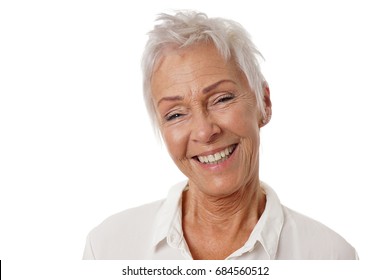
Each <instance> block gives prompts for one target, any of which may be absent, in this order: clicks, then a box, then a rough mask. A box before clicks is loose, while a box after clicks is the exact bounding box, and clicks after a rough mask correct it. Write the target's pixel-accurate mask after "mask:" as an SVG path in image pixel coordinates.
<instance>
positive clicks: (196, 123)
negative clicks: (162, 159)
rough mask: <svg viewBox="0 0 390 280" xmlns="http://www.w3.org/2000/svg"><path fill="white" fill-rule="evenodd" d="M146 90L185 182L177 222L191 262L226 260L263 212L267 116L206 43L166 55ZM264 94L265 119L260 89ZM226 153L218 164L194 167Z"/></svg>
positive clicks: (239, 75) (238, 74)
mask: <svg viewBox="0 0 390 280" xmlns="http://www.w3.org/2000/svg"><path fill="white" fill-rule="evenodd" d="M151 86H152V97H153V100H154V105H155V108H156V114H157V117H158V119H159V123H160V130H161V134H162V136H163V139H164V142H165V144H166V146H167V149H168V151H169V153H170V156H171V157H172V159H173V161H174V162H175V164H176V165H177V166H178V168H179V169H180V170H181V171H182V172H183V173H184V174H185V175H186V176H187V178H188V180H189V181H188V182H189V188H188V191H185V192H184V193H183V200H182V210H183V221H182V223H183V232H184V237H185V240H186V242H187V244H188V247H189V249H190V252H191V255H192V257H193V259H225V258H227V257H228V256H229V255H231V254H232V253H233V252H235V251H236V250H238V249H239V248H241V247H242V246H243V245H244V244H245V242H246V241H247V240H248V238H249V235H250V233H251V232H252V230H253V228H254V226H255V225H256V223H257V222H258V220H259V218H260V216H261V214H262V212H263V210H264V208H265V204H266V197H265V195H264V193H263V191H262V189H261V187H260V181H259V175H258V173H259V144H260V137H259V130H260V128H261V127H262V126H263V125H264V123H263V119H266V117H267V116H262V114H261V113H260V110H259V108H258V106H257V102H256V97H255V95H254V93H253V91H252V90H251V89H250V87H249V85H248V83H247V80H246V78H245V75H244V74H243V73H242V72H241V71H240V70H239V68H238V67H237V66H236V64H235V63H234V61H233V60H232V59H231V60H229V61H225V60H224V59H223V58H222V57H221V56H220V55H219V53H218V51H217V50H216V49H215V47H214V46H213V45H212V44H205V43H203V44H198V45H195V46H191V47H188V48H184V49H178V48H175V47H174V46H173V47H170V48H166V49H165V50H164V52H163V55H162V57H161V59H160V60H159V61H158V63H157V64H156V66H155V68H154V72H153V76H152V80H151ZM264 92H265V96H264V102H265V105H266V113H267V115H268V114H269V115H270V114H271V101H270V96H269V89H268V87H267V86H265V87H264ZM229 148H230V151H231V152H230V153H228V152H226V155H225V156H224V157H222V158H221V160H219V161H215V162H213V161H211V160H209V162H208V163H206V162H203V163H202V162H201V161H202V160H203V159H204V158H208V157H209V156H210V155H216V154H217V153H219V152H221V151H226V149H229ZM219 154H221V153H219ZM223 154H224V152H222V156H223ZM201 159H202V160H201ZM211 159H212V160H217V159H216V158H213V157H212V158H211ZM218 159H219V158H218Z"/></svg>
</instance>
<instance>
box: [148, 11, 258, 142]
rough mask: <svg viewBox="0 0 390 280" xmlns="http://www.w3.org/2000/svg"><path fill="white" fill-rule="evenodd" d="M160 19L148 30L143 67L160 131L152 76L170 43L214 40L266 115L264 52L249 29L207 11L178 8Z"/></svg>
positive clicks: (151, 112) (154, 120)
mask: <svg viewBox="0 0 390 280" xmlns="http://www.w3.org/2000/svg"><path fill="white" fill-rule="evenodd" d="M156 21H161V22H160V23H159V24H157V25H155V26H154V29H153V30H152V31H150V32H149V33H148V35H149V40H148V42H147V43H146V46H145V50H144V54H143V58H142V71H143V91H144V99H145V103H146V108H147V110H148V113H149V116H150V118H151V121H152V125H153V128H154V130H155V132H156V134H157V135H159V133H160V130H159V125H158V120H157V114H156V109H155V107H154V103H153V99H152V93H151V79H152V75H153V69H154V66H155V63H156V62H157V60H158V59H159V58H160V57H161V56H163V50H164V48H165V47H167V46H169V45H176V46H178V47H179V48H185V47H189V46H191V45H194V44H197V43H200V42H212V43H213V44H214V45H215V47H216V48H217V50H218V51H219V53H220V54H221V56H222V57H223V58H224V59H225V60H226V61H227V60H229V59H230V58H233V59H234V60H235V62H236V63H237V65H238V66H239V68H240V69H241V71H242V72H243V73H244V74H245V76H246V78H247V80H248V83H249V86H250V88H251V89H252V90H253V92H254V93H255V95H256V99H257V104H258V106H259V108H260V112H261V114H262V116H264V115H265V105H264V100H263V99H264V93H263V85H264V83H265V82H266V81H265V79H264V76H263V74H262V73H261V70H260V65H259V60H258V59H259V58H261V59H262V58H263V56H262V55H261V53H260V52H259V51H258V50H257V48H256V46H255V45H254V44H253V42H252V41H251V39H250V35H249V33H248V32H247V31H246V30H245V29H244V28H243V27H242V26H241V25H240V24H239V23H237V22H235V21H232V20H228V19H223V18H209V17H207V15H206V14H204V13H198V12H195V11H178V12H177V13H176V14H175V15H169V14H165V13H163V14H160V15H159V16H158V17H157V19H156Z"/></svg>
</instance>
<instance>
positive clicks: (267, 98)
mask: <svg viewBox="0 0 390 280" xmlns="http://www.w3.org/2000/svg"><path fill="white" fill-rule="evenodd" d="M262 86H263V95H264V97H263V102H264V106H265V116H261V117H260V124H259V125H260V127H263V126H265V125H266V124H267V123H269V121H270V120H271V117H272V102H271V94H270V90H269V86H268V83H267V82H264V83H263V85H262Z"/></svg>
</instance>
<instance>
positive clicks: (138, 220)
mask: <svg viewBox="0 0 390 280" xmlns="http://www.w3.org/2000/svg"><path fill="white" fill-rule="evenodd" d="M163 203H164V200H158V201H155V202H152V203H148V204H145V205H142V206H138V207H134V208H130V209H127V210H124V211H122V212H119V213H116V214H114V215H112V216H110V217H108V218H106V219H105V220H104V221H103V222H102V223H101V224H100V225H98V226H97V227H96V228H94V229H93V230H92V233H94V234H109V233H112V232H113V231H114V230H115V232H116V233H118V230H129V229H131V230H132V231H133V232H134V230H135V229H140V228H145V227H148V225H150V224H151V223H150V222H151V221H153V220H154V219H155V216H156V213H158V211H159V209H160V208H161V206H162V205H163ZM147 221H148V222H147Z"/></svg>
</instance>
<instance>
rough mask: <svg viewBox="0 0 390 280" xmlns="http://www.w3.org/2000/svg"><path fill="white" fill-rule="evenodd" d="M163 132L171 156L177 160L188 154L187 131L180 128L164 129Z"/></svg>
mask: <svg viewBox="0 0 390 280" xmlns="http://www.w3.org/2000/svg"><path fill="white" fill-rule="evenodd" d="M161 134H162V136H163V139H164V143H165V146H166V147H167V149H168V152H169V154H170V156H171V158H172V159H173V160H174V161H175V162H176V161H177V160H180V159H182V158H184V157H185V155H186V147H187V144H186V137H185V133H183V132H182V131H181V130H178V129H169V128H166V129H162V130H161Z"/></svg>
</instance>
